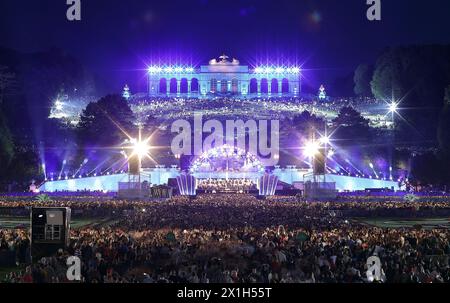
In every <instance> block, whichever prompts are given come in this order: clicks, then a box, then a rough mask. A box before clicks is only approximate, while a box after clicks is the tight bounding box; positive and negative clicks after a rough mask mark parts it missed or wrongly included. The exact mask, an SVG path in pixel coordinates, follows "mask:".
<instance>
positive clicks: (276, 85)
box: [270, 79, 278, 94]
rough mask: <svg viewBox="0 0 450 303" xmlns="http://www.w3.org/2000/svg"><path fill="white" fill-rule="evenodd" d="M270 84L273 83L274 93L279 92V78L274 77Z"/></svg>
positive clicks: (271, 88) (272, 90) (272, 89)
mask: <svg viewBox="0 0 450 303" xmlns="http://www.w3.org/2000/svg"><path fill="white" fill-rule="evenodd" d="M270 85H271V87H270V92H271V93H272V94H278V80H277V79H272V81H271V84H270Z"/></svg>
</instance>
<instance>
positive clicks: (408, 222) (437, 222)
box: [353, 218, 450, 229]
mask: <svg viewBox="0 0 450 303" xmlns="http://www.w3.org/2000/svg"><path fill="white" fill-rule="evenodd" d="M353 221H356V222H360V223H363V224H367V225H372V226H377V227H382V228H402V227H406V228H412V227H414V225H422V228H424V229H433V228H447V229H450V218H414V219H405V218H356V219H353Z"/></svg>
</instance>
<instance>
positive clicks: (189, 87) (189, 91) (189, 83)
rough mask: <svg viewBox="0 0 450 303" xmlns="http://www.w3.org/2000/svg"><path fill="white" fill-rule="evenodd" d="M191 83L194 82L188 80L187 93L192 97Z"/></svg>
mask: <svg viewBox="0 0 450 303" xmlns="http://www.w3.org/2000/svg"><path fill="white" fill-rule="evenodd" d="M191 82H192V80H191V79H189V80H188V82H187V83H188V90H187V92H188V95H190V94H191Z"/></svg>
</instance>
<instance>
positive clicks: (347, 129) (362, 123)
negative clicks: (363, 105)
mask: <svg viewBox="0 0 450 303" xmlns="http://www.w3.org/2000/svg"><path fill="white" fill-rule="evenodd" d="M333 128H334V130H335V131H334V135H333V137H334V138H335V139H336V140H337V141H338V142H340V144H341V145H348V144H349V143H359V144H361V143H362V142H366V141H370V140H371V138H372V133H371V130H370V126H369V121H368V120H367V119H365V118H364V117H363V116H362V115H361V114H360V113H359V112H358V111H356V110H355V109H354V108H353V107H350V106H344V107H342V108H341V110H340V111H339V114H338V116H337V117H336V118H335V119H334V120H333Z"/></svg>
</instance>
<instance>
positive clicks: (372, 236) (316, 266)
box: [0, 194, 450, 283]
mask: <svg viewBox="0 0 450 303" xmlns="http://www.w3.org/2000/svg"><path fill="white" fill-rule="evenodd" d="M11 203H14V204H13V205H14V207H19V208H20V207H28V206H30V205H32V204H33V201H30V200H24V201H16V202H11V201H4V202H0V208H2V207H11ZM45 203H46V204H45V205H46V206H70V207H71V208H73V209H74V210H78V209H81V210H85V211H86V213H87V214H89V215H91V216H98V218H104V216H105V213H101V212H100V213H96V212H95V211H91V209H114V212H115V220H114V221H112V223H111V224H108V225H102V224H98V225H90V226H85V227H81V228H76V229H72V230H71V235H70V244H69V245H68V247H67V248H66V249H65V250H62V249H61V250H59V251H58V252H57V253H55V254H54V255H52V256H48V257H46V258H43V259H40V260H38V261H37V262H34V263H33V264H28V263H27V262H26V256H27V251H28V250H29V239H28V234H27V232H26V230H21V229H18V230H17V229H12V230H11V229H0V253H1V251H2V250H3V251H4V250H9V251H14V252H15V255H16V259H17V263H18V264H21V265H23V267H22V268H23V270H22V271H21V272H13V273H11V274H9V275H7V277H6V278H5V279H4V281H5V282H66V281H67V278H66V271H67V266H66V259H67V257H68V256H73V255H75V256H79V257H80V259H81V261H82V266H81V268H82V281H84V282H89V283H95V282H99V283H114V282H115V283H120V282H123V283H134V282H139V283H152V282H159V283H180V282H189V283H197V282H210V283H213V282H225V283H237V282H266V283H322V282H332V283H335V282H350V283H364V282H369V281H368V280H367V276H366V271H367V265H366V261H367V258H368V257H370V256H373V255H376V256H378V257H379V258H380V260H381V268H382V275H381V277H380V278H379V280H381V281H384V282H420V283H426V282H429V283H431V282H433V283H435V282H450V267H449V260H448V256H449V255H450V242H449V231H448V229H447V228H421V227H415V228H380V227H376V226H371V225H367V224H363V223H361V222H360V221H359V220H354V217H358V216H371V215H377V216H381V215H386V214H391V213H392V212H396V214H397V215H401V214H404V215H406V216H410V215H413V216H414V215H415V216H416V217H420V216H421V215H422V213H426V216H427V217H428V216H431V215H433V214H434V215H436V214H439V215H441V214H442V213H447V216H448V215H450V202H448V201H447V202H436V203H434V202H433V203H432V202H399V201H395V202H387V201H383V202H368V201H366V202H337V203H336V202H333V203H331V202H330V203H326V202H320V203H307V202H301V201H298V200H297V199H296V198H295V197H276V198H268V199H266V200H258V199H257V198H256V197H253V196H250V195H245V194H224V195H219V194H215V195H212V194H203V195H199V196H197V198H196V199H194V200H193V199H189V198H186V197H179V196H178V197H173V198H171V199H168V200H166V201H164V202H144V201H140V202H132V201H120V200H107V201H102V202H98V203H93V202H89V203H84V204H83V202H82V201H70V200H69V201H67V200H65V201H64V200H59V201H48V202H45ZM109 214H112V212H111V211H110V212H109Z"/></svg>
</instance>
